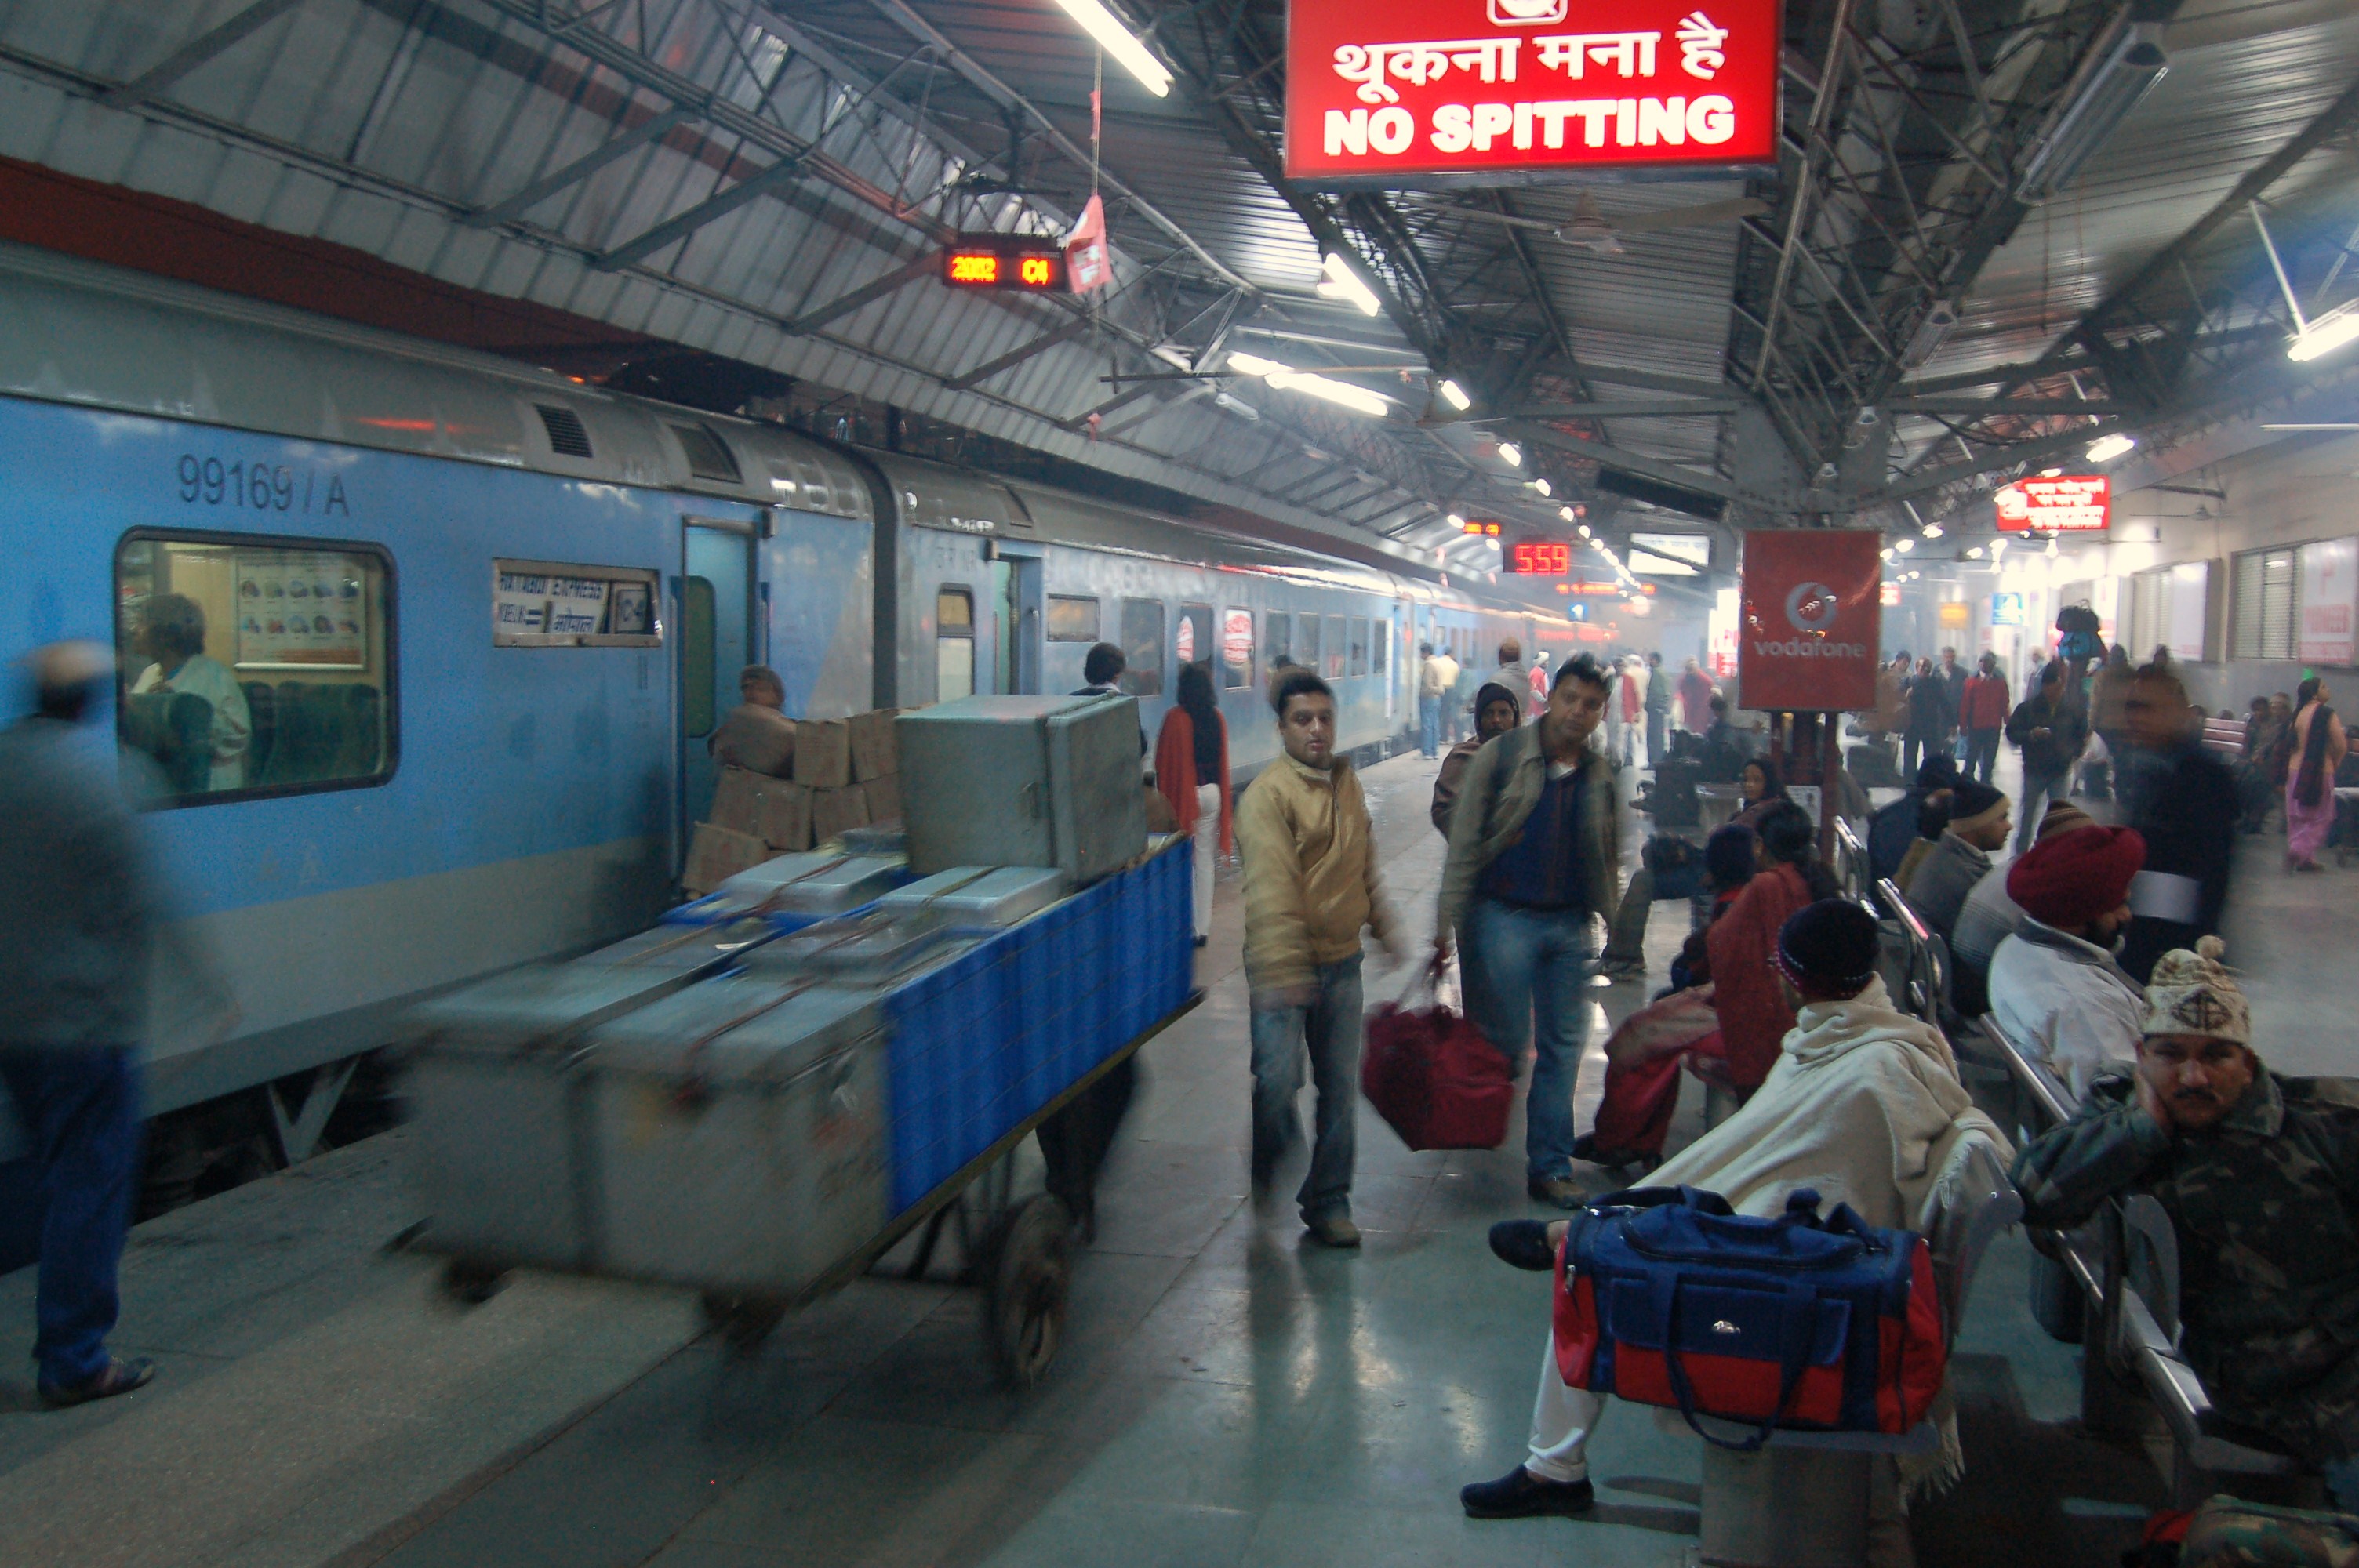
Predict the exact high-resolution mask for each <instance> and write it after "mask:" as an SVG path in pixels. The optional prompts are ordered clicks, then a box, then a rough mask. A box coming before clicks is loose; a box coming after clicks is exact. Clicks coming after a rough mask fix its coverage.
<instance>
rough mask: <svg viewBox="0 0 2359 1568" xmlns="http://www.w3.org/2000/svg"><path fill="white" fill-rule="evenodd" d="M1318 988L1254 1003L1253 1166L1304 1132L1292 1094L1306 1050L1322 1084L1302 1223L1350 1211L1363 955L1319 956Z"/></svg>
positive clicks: (1264, 1164)
mask: <svg viewBox="0 0 2359 1568" xmlns="http://www.w3.org/2000/svg"><path fill="white" fill-rule="evenodd" d="M1314 979H1315V983H1316V985H1317V987H1318V994H1317V996H1316V997H1315V998H1313V999H1312V1000H1310V1002H1309V1003H1307V1004H1305V1005H1300V1006H1293V1007H1272V1008H1260V1007H1256V1008H1255V1009H1254V1010H1253V1076H1254V1087H1253V1137H1254V1169H1255V1170H1256V1171H1257V1172H1258V1171H1265V1170H1266V1169H1268V1167H1269V1166H1270V1165H1271V1164H1273V1163H1275V1162H1276V1161H1277V1156H1278V1155H1280V1154H1281V1153H1283V1152H1285V1151H1286V1150H1287V1149H1288V1147H1290V1146H1291V1145H1292V1144H1293V1143H1294V1142H1295V1141H1297V1140H1299V1138H1300V1137H1301V1136H1302V1123H1301V1121H1300V1120H1299V1119H1298V1118H1297V1117H1296V1115H1295V1111H1294V1098H1295V1096H1296V1095H1298V1094H1299V1093H1300V1092H1301V1090H1302V1058H1303V1054H1304V1049H1305V1047H1306V1046H1307V1047H1308V1049H1309V1052H1310V1081H1311V1083H1312V1084H1313V1085H1314V1086H1316V1087H1317V1088H1318V1090H1319V1110H1318V1115H1317V1117H1316V1119H1315V1120H1314V1122H1313V1124H1312V1125H1313V1129H1314V1130H1313V1133H1312V1137H1311V1145H1310V1173H1308V1174H1307V1175H1305V1176H1304V1177H1303V1178H1302V1188H1301V1191H1299V1192H1298V1193H1297V1194H1296V1195H1295V1200H1294V1201H1295V1203H1296V1204H1297V1205H1298V1206H1299V1207H1300V1208H1301V1210H1302V1218H1303V1221H1304V1223H1306V1224H1310V1225H1316V1224H1317V1223H1318V1222H1319V1221H1321V1220H1322V1219H1328V1218H1332V1217H1338V1216H1343V1217H1348V1216H1349V1215H1350V1214H1351V1212H1352V1160H1353V1148H1354V1134H1355V1132H1356V1120H1355V1119H1356V1117H1357V1116H1358V1113H1359V1108H1360V959H1359V956H1358V955H1357V954H1354V955H1353V956H1352V957H1349V958H1346V959H1344V960H1343V962H1342V963H1340V964H1321V965H1320V966H1319V967H1318V968H1317V969H1316V970H1315V971H1314Z"/></svg>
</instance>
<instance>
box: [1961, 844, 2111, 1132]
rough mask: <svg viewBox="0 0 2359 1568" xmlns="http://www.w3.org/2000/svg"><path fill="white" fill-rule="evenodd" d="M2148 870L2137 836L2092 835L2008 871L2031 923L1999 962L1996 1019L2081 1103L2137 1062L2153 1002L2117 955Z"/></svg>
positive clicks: (2038, 849)
mask: <svg viewBox="0 0 2359 1568" xmlns="http://www.w3.org/2000/svg"><path fill="white" fill-rule="evenodd" d="M2145 864H2146V840H2145V839H2143V838H2139V837H2138V836H2137V834H2136V833H2135V832H2133V831H2132V830H2131V829H2129V828H2126V827H2076V828H2074V829H2073V830H2072V831H2071V832H2070V833H2059V834H2057V835H2056V836H2054V837H2053V838H2042V839H2041V840H2040V841H2039V842H2038V844H2036V845H2034V846H2033V847H2032V848H2031V849H2029V850H2028V851H2027V852H2026V853H2025V854H2023V855H2022V856H2020V857H2018V858H2017V860H2016V862H2015V864H2014V865H2012V866H2010V867H2009V868H2008V869H2007V873H2006V896H2007V897H2009V898H2011V899H2013V900H2014V901H2015V902H2016V903H2017V905H2019V906H2020V907H2021V908H2022V910H2023V912H2024V914H2027V915H2028V916H2029V917H2030V918H2029V919H2027V921H2025V922H2024V925H2023V928H2022V929H2021V930H2019V931H2017V933H2016V934H2015V935H2012V936H2009V937H2008V938H2006V940H2005V941H2004V942H2001V943H2000V944H1999V945H1998V951H1997V952H1996V953H1995V954H1994V955H1992V957H1991V967H1990V1004H1991V1014H1992V1016H1993V1017H1995V1018H1996V1019H1997V1020H1998V1022H1999V1027H2000V1028H2002V1029H2004V1030H2005V1031H2006V1034H2007V1038H2009V1039H2010V1040H2013V1041H2014V1042H2015V1043H2016V1044H2017V1045H2019V1046H2021V1047H2022V1048H2023V1049H2024V1050H2025V1051H2026V1052H2027V1053H2028V1054H2030V1055H2031V1056H2033V1057H2034V1058H2036V1059H2038V1060H2039V1061H2042V1062H2045V1063H2047V1064H2048V1065H2049V1067H2050V1068H2051V1069H2053V1070H2054V1072H2055V1074H2056V1076H2058V1077H2060V1078H2061V1079H2063V1080H2064V1082H2065V1084H2066V1086H2067V1087H2070V1088H2071V1091H2072V1093H2073V1094H2074V1095H2075V1096H2079V1095H2082V1094H2084V1093H2086V1092H2087V1091H2088V1087H2089V1083H2090V1080H2091V1079H2093V1078H2094V1077H2095V1076H2097V1075H2098V1074H2099V1073H2101V1072H2104V1071H2105V1070H2106V1069H2108V1068H2109V1067H2114V1066H2117V1065H2120V1064H2122V1063H2125V1062H2127V1061H2129V1060H2130V1059H2131V1058H2132V1057H2134V1056H2135V1055H2136V1054H2137V1043H2138V1031H2139V1028H2140V1027H2141V1025H2142V1024H2143V1022H2144V1021H2145V1018H2146V996H2145V993H2144V992H2143V991H2141V990H2140V989H2138V985H2137V982H2136V980H2133V979H2130V978H2129V976H2128V975H2126V974H2125V973H2124V972H2123V970H2122V967H2121V966H2120V965H2119V964H2118V963H2116V962H2115V961H2114V953H2115V952H2116V951H2118V950H2119V948H2120V946H2121V934H2122V928H2123V927H2124V926H2125V925H2128V924H2129V922H2130V908H2129V895H2130V880H2131V879H2132V878H2134V877H2136V875H2137V873H2138V869H2139V868H2140V867H2141V866H2143V865H2145Z"/></svg>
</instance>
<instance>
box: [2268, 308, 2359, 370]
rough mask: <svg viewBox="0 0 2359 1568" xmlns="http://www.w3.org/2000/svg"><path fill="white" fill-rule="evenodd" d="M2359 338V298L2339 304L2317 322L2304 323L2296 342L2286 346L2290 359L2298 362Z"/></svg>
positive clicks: (2324, 353)
mask: <svg viewBox="0 0 2359 1568" xmlns="http://www.w3.org/2000/svg"><path fill="white" fill-rule="evenodd" d="M2354 338H2359V299H2354V300H2352V301H2350V302H2349V303H2348V304H2343V305H2338V306H2336V307H2335V308H2333V309H2332V310H2330V311H2328V312H2327V313H2326V314H2325V315H2323V316H2321V317H2320V318H2318V319H2316V320H2314V321H2310V322H2308V323H2306V324H2304V326H2303V327H2302V329H2301V330H2300V331H2299V332H2296V333H2295V334H2294V337H2293V341H2292V342H2291V343H2289V344H2288V345H2287V346H2286V358H2288V359H2289V360H2292V361H2294V362H2296V363H2298V364H2308V363H2309V362H2310V361H2312V360H2314V359H2318V358H2320V357H2321V356H2323V355H2326V354H2331V353H2332V352H2333V351H2335V350H2337V349H2339V348H2341V347H2343V345H2344V344H2345V343H2348V342H2350V341H2352V340H2353V339H2354Z"/></svg>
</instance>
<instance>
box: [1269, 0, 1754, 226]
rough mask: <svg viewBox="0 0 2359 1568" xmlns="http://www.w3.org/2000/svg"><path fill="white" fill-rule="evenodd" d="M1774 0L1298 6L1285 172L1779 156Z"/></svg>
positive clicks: (1460, 0)
mask: <svg viewBox="0 0 2359 1568" xmlns="http://www.w3.org/2000/svg"><path fill="white" fill-rule="evenodd" d="M1778 29H1779V24H1778V0H1292V4H1291V5H1288V9H1287V35H1286V177H1287V178H1288V179H1300V180H1310V181H1323V182H1328V183H1351V182H1353V181H1366V182H1369V183H1392V184H1398V183H1399V182H1400V181H1401V180H1402V179H1403V178H1415V177H1418V176H1425V175H1450V174H1502V173H1523V172H1531V171H1560V172H1562V171H1571V172H1578V171H1580V170H1583V169H1610V168H1680V167H1704V168H1717V167H1724V166H1727V165H1732V164H1767V163H1774V162H1776V160H1777V51H1778V47H1779V30H1778Z"/></svg>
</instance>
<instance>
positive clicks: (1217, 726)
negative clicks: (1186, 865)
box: [1155, 664, 1234, 947]
mask: <svg viewBox="0 0 2359 1568" xmlns="http://www.w3.org/2000/svg"><path fill="white" fill-rule="evenodd" d="M1155 787H1156V789H1157V790H1158V792H1159V793H1160V794H1161V795H1162V796H1163V798H1164V799H1165V800H1166V801H1168V802H1169V803H1170V806H1171V815H1172V816H1173V817H1175V818H1176V819H1177V820H1178V821H1179V824H1180V832H1182V833H1185V834H1188V835H1190V837H1191V838H1193V839H1194V841H1195V861H1196V946H1199V947H1201V946H1203V945H1204V943H1205V940H1206V939H1207V938H1208V937H1210V936H1211V935H1212V873H1213V871H1214V870H1215V869H1216V868H1218V866H1219V865H1220V860H1221V857H1222V856H1223V855H1225V854H1227V853H1228V852H1229V851H1230V849H1232V848H1233V847H1234V837H1233V832H1232V823H1231V819H1230V806H1231V801H1230V795H1229V725H1228V720H1226V719H1223V718H1222V717H1221V705H1220V699H1219V698H1218V697H1215V696H1214V695H1213V692H1212V665H1209V664H1192V665H1180V691H1179V700H1178V701H1177V702H1174V703H1173V704H1172V705H1171V707H1170V708H1169V710H1168V711H1167V712H1166V713H1165V714H1164V715H1163V730H1162V733H1161V734H1159V735H1158V736H1157V737H1156V740H1155Z"/></svg>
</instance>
